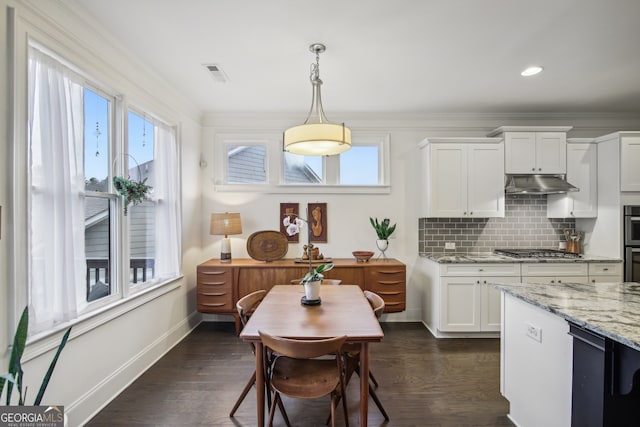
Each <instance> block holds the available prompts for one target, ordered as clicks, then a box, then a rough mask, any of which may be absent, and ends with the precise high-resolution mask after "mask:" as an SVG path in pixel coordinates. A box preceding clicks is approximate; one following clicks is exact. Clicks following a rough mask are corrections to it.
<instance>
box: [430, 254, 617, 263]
mask: <svg viewBox="0 0 640 427" xmlns="http://www.w3.org/2000/svg"><path fill="white" fill-rule="evenodd" d="M420 256H421V257H423V258H428V259H430V260H431V261H434V262H437V263H439V264H465V263H467V264H474V263H482V264H499V263H520V264H521V263H525V262H544V263H560V264H567V263H575V262H622V260H621V259H620V258H609V257H603V256H596V255H580V257H579V258H542V259H541V258H512V257H509V256H505V255H497V254H492V253H481V254H463V253H442V252H439V253H431V254H425V253H422V254H420Z"/></svg>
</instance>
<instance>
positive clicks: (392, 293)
mask: <svg viewBox="0 0 640 427" xmlns="http://www.w3.org/2000/svg"><path fill="white" fill-rule="evenodd" d="M376 293H378V294H380V295H400V294H401V293H402V292H385V291H376Z"/></svg>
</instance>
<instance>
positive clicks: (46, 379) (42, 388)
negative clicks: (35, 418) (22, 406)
mask: <svg viewBox="0 0 640 427" xmlns="http://www.w3.org/2000/svg"><path fill="white" fill-rule="evenodd" d="M69 334H71V328H69V329H67V332H65V333H64V336H63V337H62V341H61V342H60V345H59V346H58V350H57V351H56V355H55V356H54V357H53V360H52V361H51V364H50V365H49V369H47V373H46V374H45V376H44V378H43V379H42V384H41V385H40V390H39V391H38V395H37V396H36V400H34V402H33V404H34V405H36V406H38V405H40V402H41V401H42V396H44V392H45V391H46V389H47V386H48V385H49V380H50V379H51V375H52V374H53V369H54V368H55V367H56V363H58V357H60V353H61V352H62V349H63V348H64V346H65V345H66V344H67V340H68V339H69Z"/></svg>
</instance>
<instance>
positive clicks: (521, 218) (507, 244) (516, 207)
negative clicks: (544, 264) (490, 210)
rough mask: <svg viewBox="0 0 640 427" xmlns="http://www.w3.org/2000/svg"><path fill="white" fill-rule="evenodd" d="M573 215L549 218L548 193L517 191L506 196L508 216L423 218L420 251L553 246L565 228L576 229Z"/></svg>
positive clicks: (419, 239) (419, 242)
mask: <svg viewBox="0 0 640 427" xmlns="http://www.w3.org/2000/svg"><path fill="white" fill-rule="evenodd" d="M575 226H576V222H575V219H573V218H547V196H546V195H529V194H517V195H510V196H507V197H506V199H505V217H504V218H420V219H419V220H418V245H419V252H420V254H431V253H441V252H445V249H444V244H445V242H453V243H455V244H456V249H455V251H453V250H447V251H446V252H452V253H453V252H456V253H490V252H493V249H495V248H552V249H557V248H558V243H559V242H560V241H564V235H563V231H564V229H566V228H570V229H575Z"/></svg>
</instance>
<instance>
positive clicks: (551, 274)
mask: <svg viewBox="0 0 640 427" xmlns="http://www.w3.org/2000/svg"><path fill="white" fill-rule="evenodd" d="M522 282H525V283H544V284H552V283H588V282H589V267H588V264H587V263H585V262H576V263H568V264H564V263H563V264H560V263H531V264H527V263H524V264H522Z"/></svg>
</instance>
